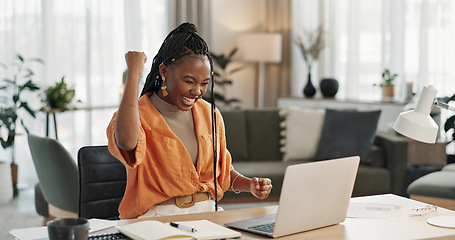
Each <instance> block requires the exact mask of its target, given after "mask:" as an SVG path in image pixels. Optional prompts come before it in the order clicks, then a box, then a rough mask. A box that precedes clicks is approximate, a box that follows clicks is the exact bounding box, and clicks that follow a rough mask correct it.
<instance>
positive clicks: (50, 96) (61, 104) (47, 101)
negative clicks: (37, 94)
mask: <svg viewBox="0 0 455 240" xmlns="http://www.w3.org/2000/svg"><path fill="white" fill-rule="evenodd" d="M43 92H44V95H43V96H42V99H41V102H42V103H43V104H44V106H43V107H42V108H41V109H40V110H41V111H50V110H51V109H57V110H58V111H61V112H64V111H67V110H70V109H75V107H73V106H71V102H72V101H73V99H74V95H75V94H76V90H74V89H73V88H70V87H69V86H68V84H67V83H66V82H65V76H63V77H62V79H61V80H60V82H57V83H55V85H54V86H50V87H48V88H47V89H46V90H44V91H43ZM77 102H81V100H77Z"/></svg>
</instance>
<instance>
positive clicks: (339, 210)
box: [225, 156, 360, 238]
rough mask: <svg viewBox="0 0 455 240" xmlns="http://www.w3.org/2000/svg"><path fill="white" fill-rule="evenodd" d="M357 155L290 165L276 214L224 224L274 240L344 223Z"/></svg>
mask: <svg viewBox="0 0 455 240" xmlns="http://www.w3.org/2000/svg"><path fill="white" fill-rule="evenodd" d="M359 162H360V158H359V157H358V156H354V157H346V158H339V159H333V160H325V161H318V162H311V163H302V164H295V165H290V166H288V167H287V168H286V172H285V174H284V180H283V187H282V189H281V195H280V200H279V204H278V211H277V214H273V215H266V216H263V217H259V218H252V219H246V220H242V221H236V222H230V223H226V224H225V225H226V226H228V227H232V228H236V229H239V230H242V231H247V232H252V233H256V234H260V235H264V236H267V237H271V238H277V237H281V236H285V235H289V234H293V233H298V232H304V231H308V230H313V229H316V228H322V227H326V226H330V225H335V224H338V223H341V222H343V221H344V220H345V219H346V214H347V211H348V207H349V201H350V199H351V195H352V189H353V187H354V181H355V178H356V175H357V169H358V167H359Z"/></svg>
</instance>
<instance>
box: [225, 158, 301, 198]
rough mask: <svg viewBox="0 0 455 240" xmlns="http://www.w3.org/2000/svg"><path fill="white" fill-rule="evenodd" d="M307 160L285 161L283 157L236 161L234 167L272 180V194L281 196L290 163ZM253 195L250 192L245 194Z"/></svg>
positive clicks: (250, 175)
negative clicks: (268, 159)
mask: <svg viewBox="0 0 455 240" xmlns="http://www.w3.org/2000/svg"><path fill="white" fill-rule="evenodd" d="M303 162H306V161H293V162H283V161H281V159H275V161H257V162H255V163H251V162H250V163H247V162H234V163H233V164H232V165H233V166H234V169H235V170H236V171H238V172H239V173H241V174H242V175H244V176H247V177H263V178H270V180H272V186H273V188H272V192H271V193H270V195H271V196H279V195H280V193H281V187H282V185H283V179H284V172H285V171H286V167H287V166H289V165H293V164H297V163H303ZM244 195H246V196H248V195H249V196H251V194H250V193H248V194H244Z"/></svg>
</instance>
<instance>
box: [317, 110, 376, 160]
mask: <svg viewBox="0 0 455 240" xmlns="http://www.w3.org/2000/svg"><path fill="white" fill-rule="evenodd" d="M380 114H381V111H351V110H333V109H327V110H326V113H325V118H324V125H323V127H322V134H321V138H320V140H319V143H318V149H317V150H316V154H315V156H314V160H326V159H333V158H339V157H348V156H355V155H357V156H360V162H361V163H366V164H369V162H370V161H369V158H368V153H369V152H370V149H371V146H372V145H373V141H374V139H375V136H376V129H377V125H378V120H379V116H380Z"/></svg>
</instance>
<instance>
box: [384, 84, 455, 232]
mask: <svg viewBox="0 0 455 240" xmlns="http://www.w3.org/2000/svg"><path fill="white" fill-rule="evenodd" d="M437 92H438V90H437V89H436V88H435V87H434V86H431V85H430V86H425V87H424V88H423V90H422V94H421V96H420V98H419V100H418V101H417V106H416V108H415V110H411V111H407V112H402V113H400V115H399V116H398V119H397V121H396V122H395V124H394V125H393V129H394V130H395V131H397V132H398V133H401V134H403V135H404V136H407V137H409V138H412V139H415V140H417V141H421V142H425V143H435V142H436V136H437V133H438V125H437V124H436V123H435V121H434V120H433V118H431V116H430V112H431V109H432V108H433V106H437V107H440V108H443V109H447V110H451V111H455V108H454V107H452V106H449V105H448V104H446V103H443V102H439V101H438V100H436V98H435V97H436V93H437ZM427 222H428V223H429V224H431V225H435V226H440V227H449V228H455V216H439V217H431V218H429V219H428V220H427Z"/></svg>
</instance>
